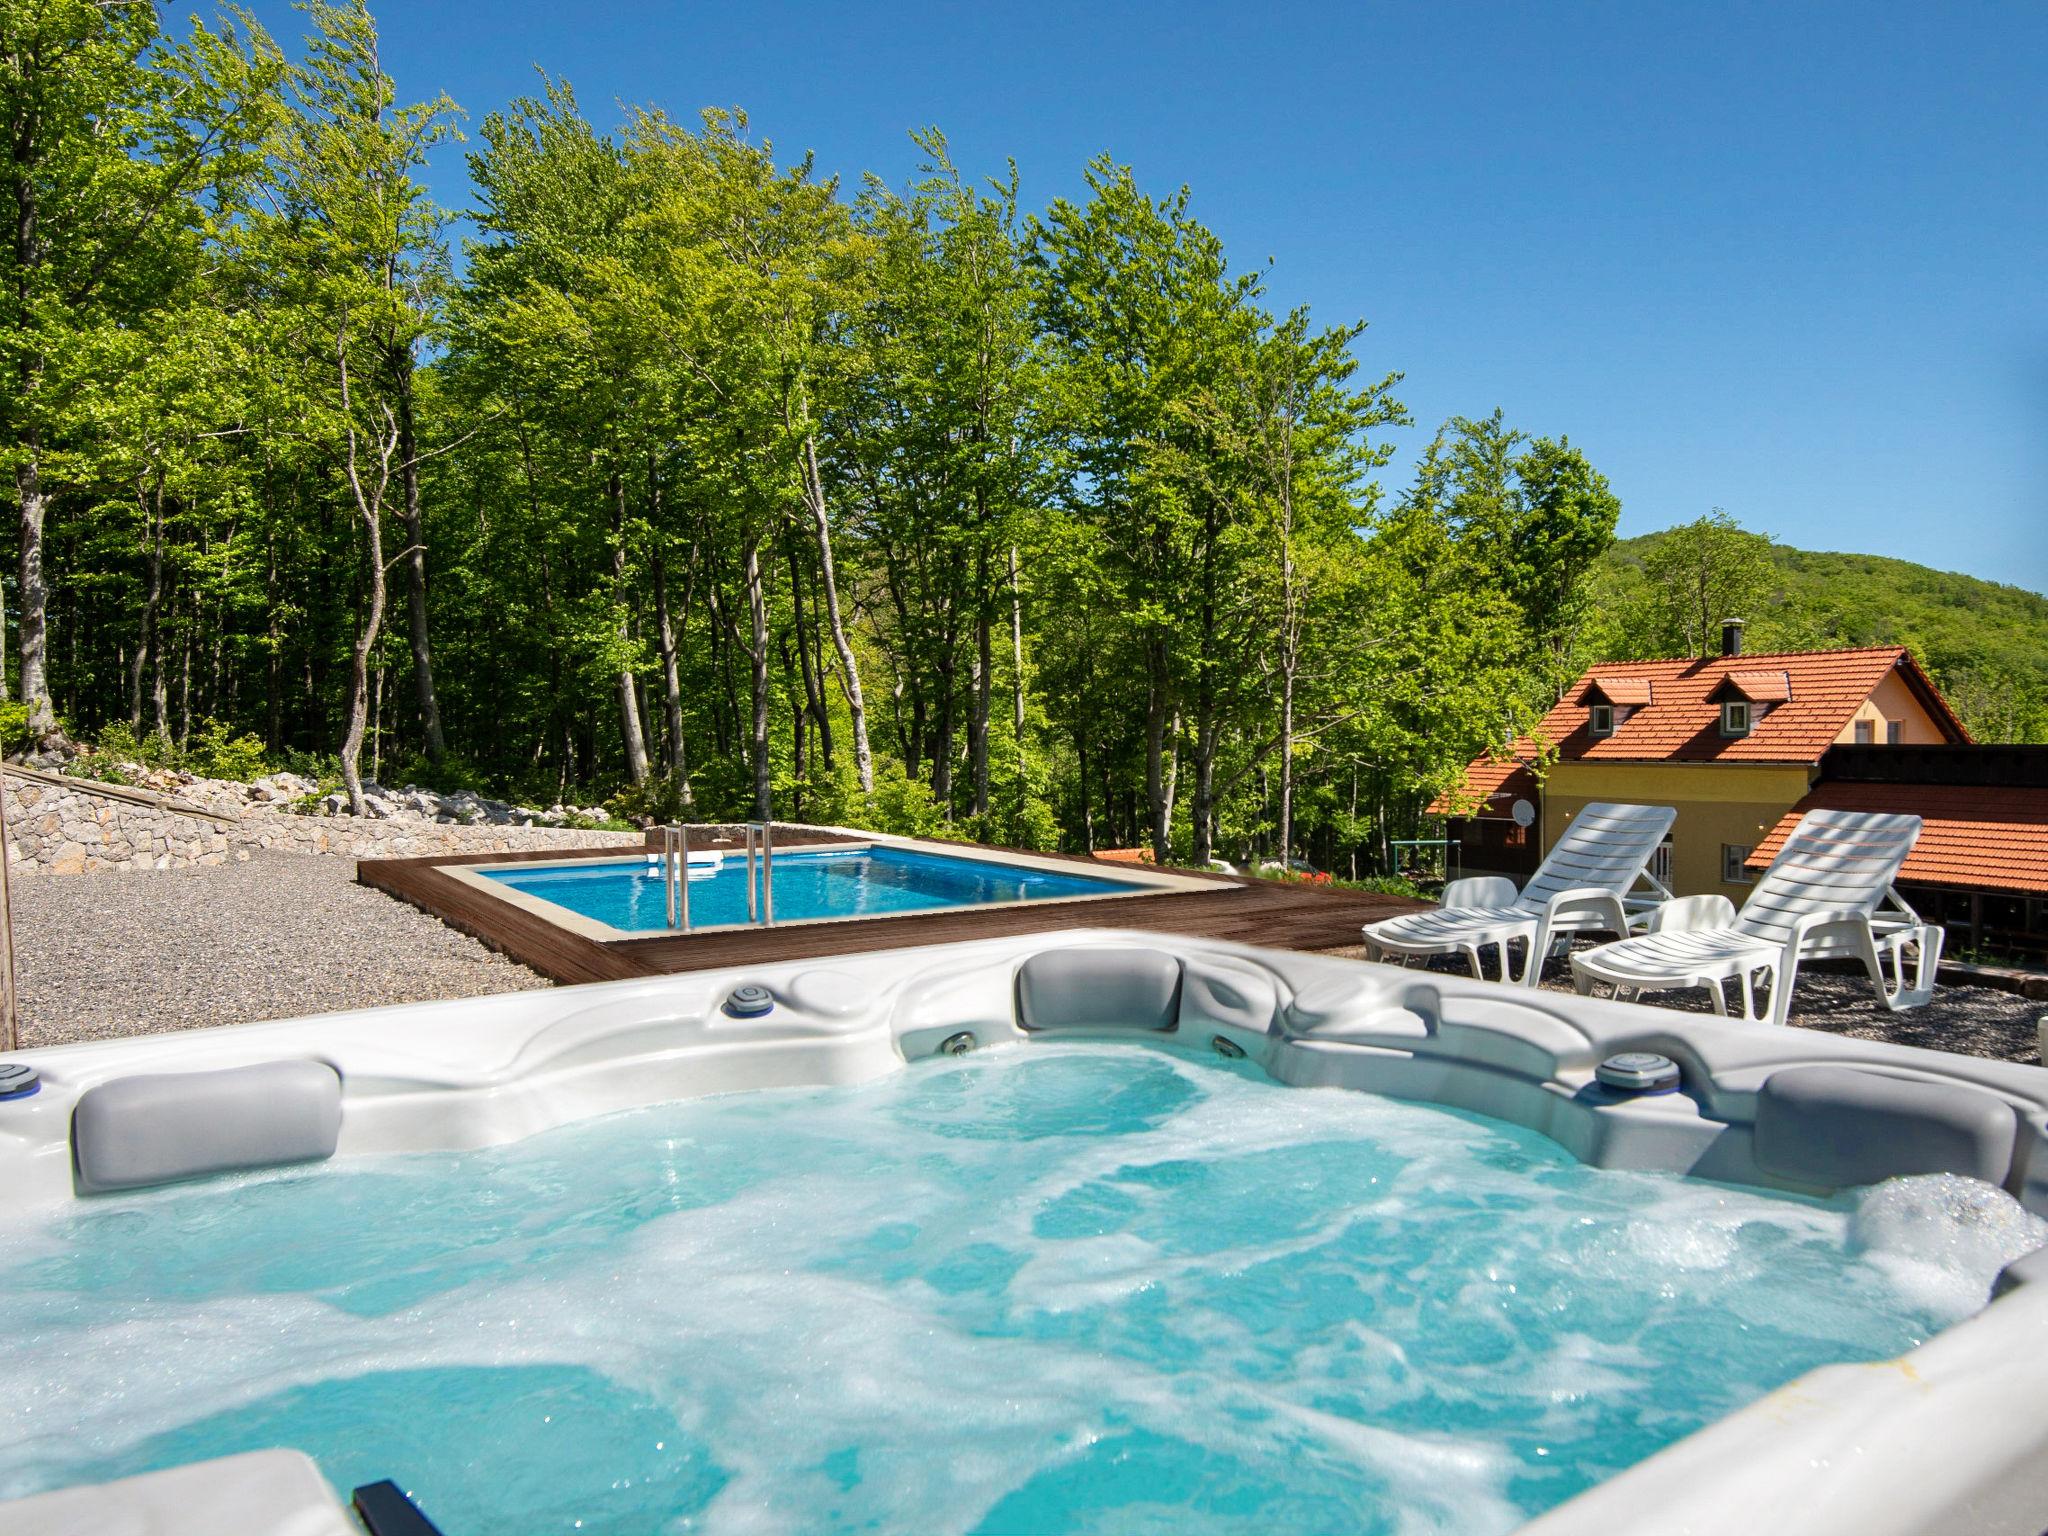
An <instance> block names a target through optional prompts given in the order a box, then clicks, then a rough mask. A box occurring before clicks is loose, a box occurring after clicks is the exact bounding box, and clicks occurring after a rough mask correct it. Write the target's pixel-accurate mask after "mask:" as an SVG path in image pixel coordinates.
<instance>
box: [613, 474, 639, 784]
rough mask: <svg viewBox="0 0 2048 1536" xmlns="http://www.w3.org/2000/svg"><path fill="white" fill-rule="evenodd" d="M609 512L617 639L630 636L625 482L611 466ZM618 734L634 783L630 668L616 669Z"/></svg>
mask: <svg viewBox="0 0 2048 1536" xmlns="http://www.w3.org/2000/svg"><path fill="white" fill-rule="evenodd" d="M605 494H606V496H607V497H608V498H609V500H610V502H611V513H612V596H613V600H614V601H615V602H617V603H618V605H619V643H620V645H621V646H622V647H623V646H624V644H625V643H626V641H627V640H628V639H629V634H628V630H627V626H626V482H625V479H624V477H623V476H621V475H620V474H619V472H618V471H617V470H616V469H614V470H613V471H612V473H611V476H610V478H609V479H607V480H606V482H605ZM619 735H620V737H621V738H622V739H623V740H624V742H625V746H626V772H627V774H628V775H630V776H631V778H632V780H633V782H634V783H635V784H645V783H646V782H647V774H648V764H647V736H646V733H645V732H644V731H643V730H642V729H641V725H640V694H639V690H638V689H636V688H635V687H634V686H633V669H632V668H631V667H621V668H620V669H619Z"/></svg>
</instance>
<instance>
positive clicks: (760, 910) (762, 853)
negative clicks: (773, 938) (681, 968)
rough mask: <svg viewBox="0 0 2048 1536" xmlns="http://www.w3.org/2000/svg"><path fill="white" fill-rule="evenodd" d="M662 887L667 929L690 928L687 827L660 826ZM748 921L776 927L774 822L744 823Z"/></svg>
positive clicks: (688, 832)
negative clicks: (745, 831)
mask: <svg viewBox="0 0 2048 1536" xmlns="http://www.w3.org/2000/svg"><path fill="white" fill-rule="evenodd" d="M661 889H662V899H663V903H664V906H665V909H666V914H667V917H668V926H669V931H670V932H672V933H688V932H689V931H690V829H689V828H688V827H684V826H664V827H663V828H662V829H661ZM747 921H748V922H750V923H759V924H760V925H761V926H762V927H764V928H773V927H774V926H775V823H774V822H772V821H750V822H748V823H747Z"/></svg>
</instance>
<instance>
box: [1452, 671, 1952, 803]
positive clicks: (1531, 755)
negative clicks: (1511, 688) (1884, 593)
mask: <svg viewBox="0 0 2048 1536" xmlns="http://www.w3.org/2000/svg"><path fill="white" fill-rule="evenodd" d="M1895 670H1896V671H1897V672H1898V673H1899V675H1900V676H1901V677H1902V678H1904V679H1905V682H1906V686H1907V687H1908V688H1910V689H1911V690H1912V691H1913V694H1914V696H1915V697H1917V698H1918V699H1919V700H1920V702H1921V704H1922V705H1923V706H1924V707H1925V708H1926V710H1927V712H1928V713H1929V714H1930V715H1932V716H1933V717H1934V722H1935V724H1936V725H1937V726H1939V727H1940V729H1941V731H1942V733H1943V735H1944V736H1945V737H1946V739H1947V740H1949V741H1951V742H1958V743H1961V742H1967V741H1969V739H1970V733H1969V732H1968V731H1967V730H1965V729H1964V728H1963V723H1962V721H1960V720H1958V719H1957V718H1956V715H1955V711H1953V710H1952V709H1950V708H1949V705H1948V700H1946V699H1944V698H1943V697H1942V696H1941V690H1940V689H1938V688H1936V687H1935V686H1934V684H1933V683H1932V682H1931V681H1929V680H1928V677H1927V674H1926V673H1925V672H1922V671H1921V670H1920V665H1919V663H1918V662H1916V661H1914V660H1913V658H1912V656H1911V655H1909V654H1908V653H1907V651H1906V649H1905V647H1904V646H1898V645H1885V646H1872V647H1866V648H1863V649H1859V650H1840V651H1788V652H1784V653H1781V654H1777V655H1758V656H1704V657H1701V656H1694V657H1681V658H1678V659H1675V660H1670V661H1607V662H1601V663H1600V664H1599V665H1598V666H1595V667H1593V668H1592V669H1591V670H1589V671H1588V672H1587V673H1586V674H1585V676H1583V677H1581V678H1580V679H1579V680H1578V682H1577V683H1575V684H1574V685H1573V686H1572V687H1571V688H1570V689H1568V690H1567V691H1566V693H1565V696H1564V698H1563V699H1562V700H1561V701H1560V702H1559V703H1558V705H1557V707H1556V708H1555V709H1553V710H1551V711H1550V713H1549V714H1547V715H1545V716H1544V717H1543V722H1542V724H1541V725H1539V726H1537V728H1536V734H1537V736H1538V737H1540V738H1542V740H1543V741H1546V742H1554V743H1555V744H1556V746H1557V753H1558V757H1559V759H1560V760H1562V761H1565V762H1575V761H1577V762H1596V763H1662V762H1706V763H1805V764H1815V763H1818V762H1819V761H1820V758H1821V754H1822V753H1823V752H1825V751H1827V749H1828V748H1829V747H1830V746H1832V745H1834V743H1835V739H1836V738H1837V737H1839V736H1840V735H1841V734H1842V732H1843V731H1844V730H1845V729H1847V728H1848V725H1849V722H1850V720H1851V719H1852V718H1854V716H1855V714H1856V711H1857V709H1858V708H1859V707H1860V706H1861V705H1862V704H1863V701H1864V700H1866V699H1868V698H1869V697H1870V695H1871V693H1872V692H1873V691H1874V690H1875V689H1876V688H1877V685H1878V684H1879V683H1881V682H1883V681H1884V679H1885V678H1886V677H1887V676H1889V675H1890V674H1891V673H1892V672H1893V671H1895ZM1731 689H1732V690H1734V691H1735V692H1737V693H1738V694H1739V695H1740V696H1741V697H1745V698H1748V699H1749V700H1751V702H1752V703H1755V704H1758V705H1761V706H1763V707H1761V708H1758V709H1756V710H1755V711H1753V718H1752V721H1751V727H1750V732H1749V734H1748V735H1747V736H1723V735H1722V734H1721V711H1720V706H1719V704H1718V703H1717V702H1716V700H1717V697H1718V696H1719V695H1720V694H1721V693H1723V692H1725V691H1728V690H1731ZM1752 689H1753V690H1755V691H1753V692H1752V691H1751V690H1752ZM1639 701H1641V702H1639ZM1589 702H1591V703H1601V702H1607V703H1612V704H1616V705H1619V706H1622V707H1623V708H1626V709H1627V718H1626V719H1623V718H1621V715H1620V711H1619V710H1617V712H1616V719H1615V728H1614V732H1613V734H1612V735H1608V736H1595V735H1593V734H1592V733H1591V732H1590V731H1589V730H1587V728H1586V727H1587V720H1586V706H1587V704H1588V703H1589ZM1537 750H1538V743H1537V742H1536V741H1533V740H1530V739H1528V738H1523V739H1522V740H1519V741H1517V742H1516V743H1515V744H1514V746H1513V747H1512V748H1511V749H1510V755H1509V756H1508V757H1506V758H1495V757H1492V756H1488V757H1482V758H1476V759H1474V760H1473V762H1472V764H1471V766H1470V767H1468V768H1467V769H1466V770H1465V792H1466V794H1467V795H1478V796H1481V797H1484V798H1485V799H1486V800H1487V802H1488V806H1487V809H1486V810H1485V811H1484V812H1482V814H1489V815H1502V814H1505V813H1506V807H1507V805H1508V804H1509V803H1510V802H1511V801H1513V800H1515V799H1517V798H1528V799H1534V798H1535V796H1536V791H1537V784H1536V780H1535V777H1534V775H1532V774H1531V773H1530V772H1529V771H1528V768H1527V766H1526V765H1527V764H1528V763H1530V762H1532V761H1534V759H1535V757H1536V755H1537ZM1510 775H1514V782H1513V784H1512V786H1510V785H1509V784H1508V782H1507V781H1508V779H1509V776H1510ZM1460 798H1461V797H1460V796H1458V795H1456V794H1443V795H1439V796H1438V797H1437V798H1436V799H1435V800H1434V801H1433V802H1431V804H1430V806H1429V814H1430V815H1432V816H1448V815H1451V814H1453V807H1454V806H1455V805H1456V804H1457V803H1458V802H1459V799H1460Z"/></svg>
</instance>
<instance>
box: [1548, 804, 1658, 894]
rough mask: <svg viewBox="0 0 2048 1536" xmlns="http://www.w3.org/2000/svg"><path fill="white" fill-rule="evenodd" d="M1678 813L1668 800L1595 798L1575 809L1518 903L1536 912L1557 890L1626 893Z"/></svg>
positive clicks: (1646, 865) (1647, 865) (1644, 867)
mask: <svg viewBox="0 0 2048 1536" xmlns="http://www.w3.org/2000/svg"><path fill="white" fill-rule="evenodd" d="M1677 819H1678V812H1676V811H1675V810H1673V809H1672V808H1671V807H1670V806H1668V805H1614V804H1610V803H1608V802H1606V801H1595V802H1594V803H1593V804H1591V805H1589V806H1587V807H1586V808H1585V809H1584V810H1582V811H1580V812H1579V814H1578V815H1576V816H1574V817H1573V818H1572V820H1571V825H1570V826H1568V827H1566V828H1565V830H1564V836H1562V837H1560V838H1559V839H1558V840H1557V846H1556V847H1555V848H1552V849H1551V850H1550V854H1549V856H1548V857H1547V858H1545V859H1544V861H1543V863H1542V865H1541V866H1540V867H1539V868H1538V869H1537V871H1536V873H1535V874H1533V875H1531V876H1530V877H1529V883H1528V884H1527V885H1526V886H1524V887H1523V888H1522V901H1521V904H1522V905H1523V906H1526V907H1531V908H1534V909H1536V910H1538V911H1540V910H1541V909H1542V908H1543V906H1544V905H1545V903H1547V902H1548V901H1549V900H1550V898H1551V897H1553V896H1555V895H1556V894H1557V893H1558V892H1559V891H1571V890H1584V889H1587V888H1591V889H1593V890H1598V891H1611V892H1613V893H1614V894H1615V895H1616V896H1623V895H1626V894H1627V893H1628V889H1629V887H1630V886H1632V885H1634V884H1635V883H1636V877H1637V876H1638V875H1640V874H1642V872H1643V871H1644V870H1645V869H1647V868H1648V867H1649V863H1650V859H1651V857H1652V855H1654V854H1655V853H1656V851H1657V845H1658V844H1659V843H1661V842H1663V841H1664V839H1665V837H1666V835H1667V834H1669V832H1670V831H1671V823H1672V822H1674V821H1676V820H1677Z"/></svg>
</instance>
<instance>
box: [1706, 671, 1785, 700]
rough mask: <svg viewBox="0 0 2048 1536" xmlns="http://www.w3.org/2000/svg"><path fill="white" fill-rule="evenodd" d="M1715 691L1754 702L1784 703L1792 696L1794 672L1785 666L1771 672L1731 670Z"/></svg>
mask: <svg viewBox="0 0 2048 1536" xmlns="http://www.w3.org/2000/svg"><path fill="white" fill-rule="evenodd" d="M1714 692H1715V693H1716V694H1717V695H1719V696H1720V697H1722V698H1727V697H1728V696H1729V695H1730V694H1733V695H1734V696H1735V697H1736V698H1739V699H1748V700H1749V701H1750V703H1752V704H1783V703H1784V702H1786V701H1787V700H1788V699H1790V698H1791V697H1792V674H1791V673H1789V672H1787V671H1786V670H1785V669H1784V668H1783V667H1779V668H1777V669H1776V670H1775V671H1770V672H1730V673H1729V674H1728V675H1727V676H1726V677H1724V678H1723V679H1721V686H1720V687H1719V688H1717V689H1715V690H1714Z"/></svg>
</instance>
